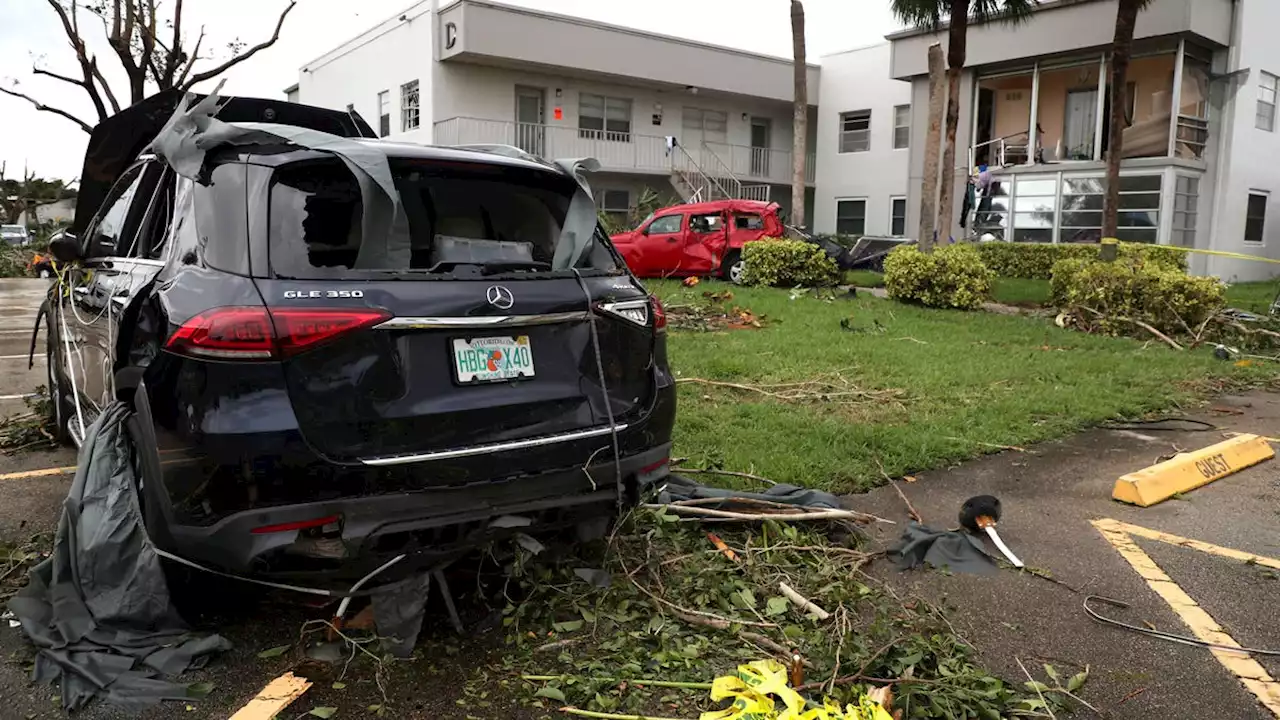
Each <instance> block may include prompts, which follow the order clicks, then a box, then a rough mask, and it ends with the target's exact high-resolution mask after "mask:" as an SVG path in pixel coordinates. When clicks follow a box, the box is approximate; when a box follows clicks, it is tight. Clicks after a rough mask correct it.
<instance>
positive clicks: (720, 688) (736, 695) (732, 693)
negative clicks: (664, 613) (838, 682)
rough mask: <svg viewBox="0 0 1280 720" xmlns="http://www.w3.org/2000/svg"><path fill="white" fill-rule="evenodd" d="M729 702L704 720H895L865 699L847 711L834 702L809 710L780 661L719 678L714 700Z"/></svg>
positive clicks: (760, 663)
mask: <svg viewBox="0 0 1280 720" xmlns="http://www.w3.org/2000/svg"><path fill="white" fill-rule="evenodd" d="M729 698H732V699H733V705H731V706H730V707H728V708H727V709H725V710H714V711H711V712H705V713H702V716H701V718H700V720H893V717H892V716H891V715H890V714H889V713H888V712H887V711H886V710H885V709H884V707H882V706H881V705H880V704H879V703H877V702H875V701H874V700H872V699H871V698H868V697H866V696H865V695H864V696H863V697H861V698H859V701H858V704H857V705H847V706H845V708H844V709H843V710H842V709H841V708H840V706H839V705H836V704H833V703H832V702H831V701H830V700H825V701H824V702H823V704H822V706H821V707H810V708H806V706H807V705H808V703H807V702H806V701H805V699H804V698H803V697H801V696H800V693H798V692H796V691H795V690H793V689H791V687H790V686H789V685H787V669H786V667H785V666H784V665H783V664H782V663H780V662H778V661H777V660H757V661H755V662H753V663H748V664H746V665H739V666H738V672H737V674H736V675H725V676H722V677H718V678H716V679H715V682H713V683H712V684H711V699H712V700H727V699H729ZM775 698H776V699H775ZM779 703H781V707H778V705H779Z"/></svg>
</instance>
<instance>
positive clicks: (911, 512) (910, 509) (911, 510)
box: [875, 458, 924, 525]
mask: <svg viewBox="0 0 1280 720" xmlns="http://www.w3.org/2000/svg"><path fill="white" fill-rule="evenodd" d="M875 461H876V465H877V466H878V467H879V468H880V474H881V475H883V476H884V479H885V480H888V481H889V484H890V485H892V486H893V489H894V490H897V491H898V497H900V498H902V502H903V503H905V504H906V506H907V517H909V518H911V519H912V520H915V521H916V522H918V523H920V524H921V525H923V524H924V518H923V517H921V516H920V513H918V512H916V508H915V506H914V505H912V504H911V501H910V500H909V499H907V494H906V493H904V492H902V488H900V487H898V483H897V481H895V480H894V479H893V478H892V477H890V476H889V473H888V472H886V471H885V469H884V463H881V462H880V458H875Z"/></svg>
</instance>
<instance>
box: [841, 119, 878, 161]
mask: <svg viewBox="0 0 1280 720" xmlns="http://www.w3.org/2000/svg"><path fill="white" fill-rule="evenodd" d="M870 149H871V111H870V110H855V111H853V112H847V113H840V152H842V153H851V152H866V151H868V150H870Z"/></svg>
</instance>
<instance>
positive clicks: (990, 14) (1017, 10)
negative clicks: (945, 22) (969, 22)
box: [969, 0, 1040, 25]
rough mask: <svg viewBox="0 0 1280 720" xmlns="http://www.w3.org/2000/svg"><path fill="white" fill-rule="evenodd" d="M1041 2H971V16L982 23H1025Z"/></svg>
mask: <svg viewBox="0 0 1280 720" xmlns="http://www.w3.org/2000/svg"><path fill="white" fill-rule="evenodd" d="M1039 4H1040V0H969V8H970V14H971V15H972V16H973V19H974V20H976V21H978V22H980V23H985V22H991V21H993V20H994V21H998V22H1005V23H1009V24H1011V25H1018V24H1020V23H1024V22H1026V21H1027V20H1029V19H1030V18H1031V15H1032V13H1034V12H1035V11H1036V7H1037V6H1038V5H1039Z"/></svg>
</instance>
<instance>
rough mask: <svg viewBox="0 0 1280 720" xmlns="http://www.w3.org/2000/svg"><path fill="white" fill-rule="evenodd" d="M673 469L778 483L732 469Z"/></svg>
mask: <svg viewBox="0 0 1280 720" xmlns="http://www.w3.org/2000/svg"><path fill="white" fill-rule="evenodd" d="M674 469H675V470H677V471H679V472H682V473H689V474H691V475H696V474H702V475H724V476H726V477H740V478H746V479H747V480H755V481H757V482H762V483H765V484H767V485H777V484H778V483H777V481H776V480H770V479H769V478H767V477H760V476H759V475H752V474H751V473H745V472H736V471H734V470H700V469H698V468H674Z"/></svg>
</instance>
